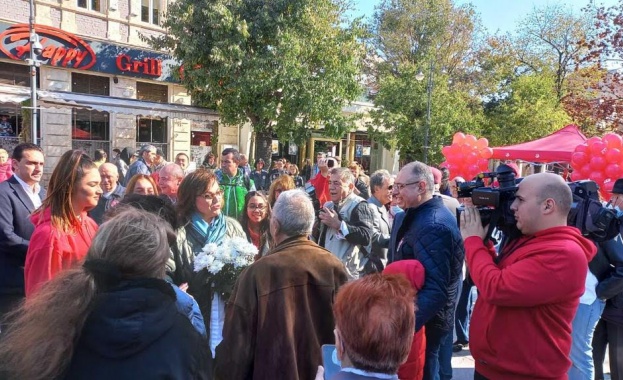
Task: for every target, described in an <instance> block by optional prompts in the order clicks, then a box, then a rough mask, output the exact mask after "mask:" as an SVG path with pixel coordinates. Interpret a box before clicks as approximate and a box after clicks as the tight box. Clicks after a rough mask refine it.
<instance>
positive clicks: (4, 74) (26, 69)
mask: <svg viewBox="0 0 623 380" xmlns="http://www.w3.org/2000/svg"><path fill="white" fill-rule="evenodd" d="M0 84H10V85H12V86H25V87H29V86H30V66H27V65H18V64H14V63H6V62H0ZM38 87H39V68H37V88H38Z"/></svg>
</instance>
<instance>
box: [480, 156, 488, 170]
mask: <svg viewBox="0 0 623 380" xmlns="http://www.w3.org/2000/svg"><path fill="white" fill-rule="evenodd" d="M478 168H479V169H480V170H481V171H483V172H484V171H487V170H488V169H489V160H487V159H486V158H481V159H480V160H478Z"/></svg>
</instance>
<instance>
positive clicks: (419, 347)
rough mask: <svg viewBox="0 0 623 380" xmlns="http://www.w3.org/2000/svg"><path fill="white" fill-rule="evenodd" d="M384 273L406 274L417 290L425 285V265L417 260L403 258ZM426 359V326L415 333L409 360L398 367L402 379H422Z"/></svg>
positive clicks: (390, 265) (389, 266)
mask: <svg viewBox="0 0 623 380" xmlns="http://www.w3.org/2000/svg"><path fill="white" fill-rule="evenodd" d="M383 274H404V275H405V276H406V277H407V279H408V280H409V282H410V283H411V285H413V287H414V288H415V290H416V291H419V290H420V289H422V286H424V277H425V276H424V275H425V273H424V266H423V265H422V263H420V262H419V261H417V260H401V261H396V262H394V263H391V264H389V265H388V266H387V268H385V270H384V271H383ZM425 360H426V327H422V328H421V329H420V330H419V331H418V332H416V333H415V334H413V343H411V351H409V356H408V357H407V361H406V362H404V363H403V364H402V365H401V366H400V368H399V369H398V378H399V379H400V380H421V379H422V378H423V377H424V362H425Z"/></svg>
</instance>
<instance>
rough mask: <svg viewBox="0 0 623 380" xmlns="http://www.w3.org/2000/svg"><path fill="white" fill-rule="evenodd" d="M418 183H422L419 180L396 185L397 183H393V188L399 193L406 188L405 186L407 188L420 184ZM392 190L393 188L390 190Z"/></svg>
mask: <svg viewBox="0 0 623 380" xmlns="http://www.w3.org/2000/svg"><path fill="white" fill-rule="evenodd" d="M420 182H422V180H421V179H418V180H416V181H413V182H408V183H398V182H394V187H395V188H396V189H397V190H398V191H399V192H400V191H402V189H404V188H405V187H407V186H409V185H413V184H416V183H420ZM392 189H393V188H392Z"/></svg>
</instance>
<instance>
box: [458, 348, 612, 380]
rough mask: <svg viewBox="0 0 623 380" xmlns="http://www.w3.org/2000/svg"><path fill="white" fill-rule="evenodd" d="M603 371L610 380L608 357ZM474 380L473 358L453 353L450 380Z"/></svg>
mask: <svg viewBox="0 0 623 380" xmlns="http://www.w3.org/2000/svg"><path fill="white" fill-rule="evenodd" d="M604 371H605V372H606V373H607V375H606V380H609V379H610V363H609V362H608V355H606V362H605V363H604ZM473 378H474V358H472V355H471V354H470V353H469V350H467V349H464V350H463V351H461V352H455V353H454V354H453V355H452V380H473Z"/></svg>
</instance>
